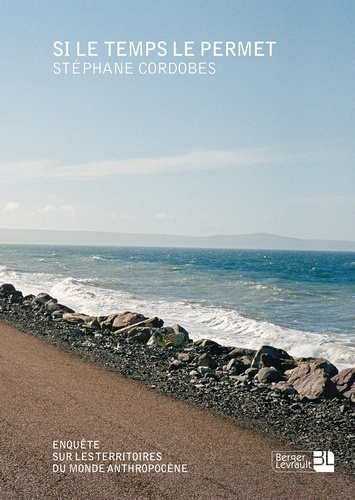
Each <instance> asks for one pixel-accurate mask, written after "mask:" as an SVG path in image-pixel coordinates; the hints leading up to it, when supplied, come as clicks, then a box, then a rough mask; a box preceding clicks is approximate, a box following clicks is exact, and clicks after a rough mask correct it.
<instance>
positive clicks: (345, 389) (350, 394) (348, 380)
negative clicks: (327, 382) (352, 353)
mask: <svg viewBox="0 0 355 500" xmlns="http://www.w3.org/2000/svg"><path fill="white" fill-rule="evenodd" d="M332 382H333V383H334V384H335V386H336V388H337V390H338V391H339V393H340V394H341V395H342V396H344V397H346V398H349V399H351V400H352V401H354V402H355V367H353V368H345V370H342V371H341V372H339V373H338V374H337V375H335V376H334V377H332Z"/></svg>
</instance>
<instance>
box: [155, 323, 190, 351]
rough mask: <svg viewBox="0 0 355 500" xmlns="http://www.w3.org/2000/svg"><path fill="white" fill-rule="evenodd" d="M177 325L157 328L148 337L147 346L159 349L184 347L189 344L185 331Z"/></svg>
mask: <svg viewBox="0 0 355 500" xmlns="http://www.w3.org/2000/svg"><path fill="white" fill-rule="evenodd" d="M180 328H182V327H180V326H179V325H174V327H165V328H159V329H158V330H156V331H155V332H154V333H153V335H152V336H151V337H150V339H149V341H148V342H147V344H148V345H158V346H160V347H169V346H177V347H184V346H186V345H187V344H188V342H189V340H190V339H189V335H188V333H187V331H186V330H185V329H184V328H182V330H180Z"/></svg>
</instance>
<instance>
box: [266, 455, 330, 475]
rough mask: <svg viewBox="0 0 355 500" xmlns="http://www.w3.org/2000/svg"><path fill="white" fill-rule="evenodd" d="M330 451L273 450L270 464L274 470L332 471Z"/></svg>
mask: <svg viewBox="0 0 355 500" xmlns="http://www.w3.org/2000/svg"><path fill="white" fill-rule="evenodd" d="M334 465H335V460H334V453H333V452H332V451H329V450H328V451H318V450H317V451H293V452H290V451H273V452H272V453H271V466H272V468H273V470H274V471H275V472H311V473H314V472H334Z"/></svg>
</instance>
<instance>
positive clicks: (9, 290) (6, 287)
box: [0, 283, 16, 297]
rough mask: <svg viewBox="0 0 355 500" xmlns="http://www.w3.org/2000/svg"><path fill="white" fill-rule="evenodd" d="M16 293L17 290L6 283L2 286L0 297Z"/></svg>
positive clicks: (0, 287)
mask: <svg viewBox="0 0 355 500" xmlns="http://www.w3.org/2000/svg"><path fill="white" fill-rule="evenodd" d="M15 292H16V288H15V287H14V285H12V284H11V283H4V284H3V285H1V286H0V295H2V296H5V297H6V296H7V295H11V294H12V293H15Z"/></svg>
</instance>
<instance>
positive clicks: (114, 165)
mask: <svg viewBox="0 0 355 500" xmlns="http://www.w3.org/2000/svg"><path fill="white" fill-rule="evenodd" d="M279 161H281V158H280V156H278V155H276V154H275V153H272V152H270V151H269V150H268V149H266V148H265V149H257V148H256V149H237V150H229V149H228V150H227V149H222V150H200V151H190V152H187V153H180V154H176V155H170V156H155V157H151V156H149V157H141V158H131V159H126V160H110V161H97V162H89V163H80V164H74V165H58V164H56V163H55V162H52V161H39V162H35V161H29V162H14V163H11V164H10V163H2V164H0V180H6V181H13V180H26V179H51V178H63V179H80V178H96V177H111V176H117V175H148V174H157V173H164V172H165V173H167V172H176V171H183V170H211V169H212V170H214V169H220V168H226V167H238V166H240V167H242V166H250V165H261V164H269V163H275V162H279Z"/></svg>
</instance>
